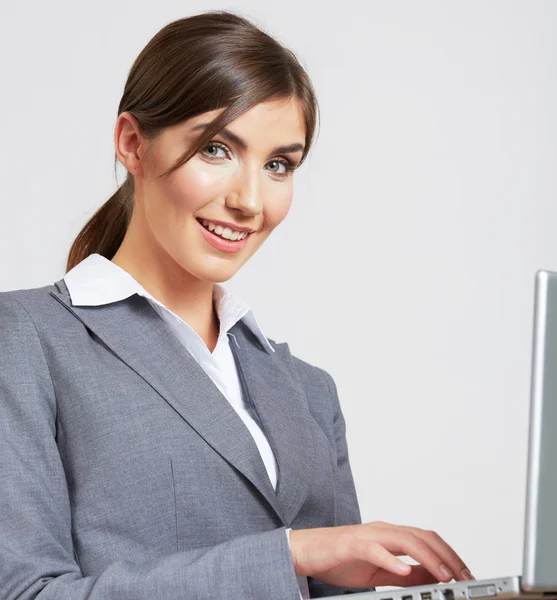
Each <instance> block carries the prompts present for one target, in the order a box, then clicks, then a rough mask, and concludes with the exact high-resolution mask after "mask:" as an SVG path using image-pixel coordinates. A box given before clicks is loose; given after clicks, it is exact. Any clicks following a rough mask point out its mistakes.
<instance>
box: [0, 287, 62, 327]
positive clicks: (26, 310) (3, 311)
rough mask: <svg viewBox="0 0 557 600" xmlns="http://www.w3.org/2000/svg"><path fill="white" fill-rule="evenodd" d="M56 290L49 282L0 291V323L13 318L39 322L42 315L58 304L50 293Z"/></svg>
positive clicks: (44, 315) (47, 313)
mask: <svg viewBox="0 0 557 600" xmlns="http://www.w3.org/2000/svg"><path fill="white" fill-rule="evenodd" d="M56 291H58V289H57V287H56V285H55V284H50V285H44V286H41V287H35V288H26V289H17V290H9V291H5V292H0V323H3V322H5V320H6V319H14V318H17V319H18V320H23V321H25V320H31V321H32V322H34V323H37V322H39V323H40V321H41V318H42V317H46V316H47V315H49V314H50V313H52V311H53V310H56V307H57V306H59V303H58V302H57V301H56V300H55V299H54V298H53V297H52V296H51V294H50V292H56Z"/></svg>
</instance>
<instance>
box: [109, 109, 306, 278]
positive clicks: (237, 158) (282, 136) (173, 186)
mask: <svg viewBox="0 0 557 600" xmlns="http://www.w3.org/2000/svg"><path fill="white" fill-rule="evenodd" d="M221 110H223V109H219V110H216V111H211V112H208V113H204V114H202V115H198V116H196V117H194V118H192V119H189V120H188V121H185V122H183V123H180V124H179V125H177V126H174V127H172V128H169V129H167V130H165V131H164V133H163V134H162V135H161V136H160V137H159V138H157V139H156V140H155V141H154V142H151V144H152V148H151V151H150V156H149V160H141V158H142V156H144V154H145V149H146V145H145V143H144V141H142V143H141V144H139V141H138V139H137V138H136V140H137V143H138V146H137V148H136V149H135V151H134V154H135V155H137V157H138V160H137V161H136V162H133V161H131V162H129V164H126V166H127V167H128V169H130V170H131V172H132V173H133V175H134V177H135V205H134V214H133V217H132V222H131V223H130V229H131V228H132V227H133V228H134V232H133V235H132V239H133V240H134V241H135V244H136V245H141V249H140V254H143V255H144V256H145V253H146V252H148V253H154V254H151V256H154V255H156V256H158V257H160V258H161V259H162V260H163V262H167V261H168V260H169V259H170V260H171V262H174V263H176V265H178V266H180V267H181V268H182V269H183V270H184V271H186V272H187V273H189V274H190V275H192V276H193V277H195V278H197V279H200V280H203V281H210V282H221V281H226V280H228V279H230V278H231V277H232V276H233V275H234V274H235V273H236V271H238V269H239V268H240V267H241V266H242V265H243V264H244V263H245V262H246V261H247V260H248V259H249V258H250V257H251V256H252V255H253V254H254V253H255V252H256V250H257V249H258V248H259V247H260V246H261V244H262V243H263V242H264V241H265V240H266V239H267V237H268V236H269V234H270V233H271V232H272V231H273V229H274V228H275V227H276V226H277V225H278V224H279V223H281V221H282V220H283V219H284V218H285V217H286V215H287V213H288V210H289V208H290V205H291V202H292V196H293V179H292V178H293V173H292V172H290V171H288V170H287V167H288V164H287V162H288V163H290V167H291V168H295V167H296V166H297V165H298V163H299V161H300V159H301V156H302V150H303V146H304V143H305V124H304V119H303V113H302V109H301V106H300V103H299V101H297V100H294V99H292V100H288V101H284V100H281V101H272V102H265V103H261V104H259V105H257V106H255V107H254V108H252V109H250V110H249V111H248V112H246V113H244V114H243V115H241V116H240V117H238V118H237V119H236V120H234V121H232V122H231V123H229V124H228V126H227V127H226V130H227V131H229V132H230V134H231V135H233V136H234V137H235V138H236V139H234V138H232V137H230V136H228V135H227V134H226V131H225V130H223V131H222V132H221V133H219V134H218V135H216V136H215V137H214V138H212V140H211V142H210V143H209V144H208V145H207V146H205V148H204V150H203V151H202V152H199V153H198V154H196V155H195V156H194V157H193V158H191V159H190V160H189V161H188V162H186V163H185V164H183V165H182V166H181V167H179V168H178V169H177V170H176V171H174V172H173V173H171V174H170V175H167V176H165V177H163V178H161V179H159V180H158V181H152V178H153V177H155V176H156V175H158V174H160V173H162V172H163V171H164V170H166V169H167V168H169V167H170V166H171V165H172V164H173V163H174V162H175V161H176V160H177V159H178V158H179V156H180V155H181V154H182V153H183V152H184V151H185V150H186V149H187V148H188V147H190V145H191V144H192V143H193V141H194V140H195V138H196V137H197V136H198V135H199V134H200V133H201V130H200V129H199V128H197V130H196V127H197V126H200V125H201V124H203V123H207V122H208V121H210V120H211V119H213V118H215V117H216V116H218V114H219V113H220V112H221ZM125 115H126V113H124V114H123V115H120V117H119V119H126V121H125V122H123V123H122V125H121V126H120V128H119V127H118V126H117V127H116V130H117V131H118V130H119V131H122V133H124V134H125V132H126V131H129V132H133V126H132V124H131V123H132V121H131V120H129V119H130V117H129V116H128V117H126V116H125ZM125 138H126V136H125V135H124V136H123V138H122V140H123V142H122V147H123V148H124V149H125V148H126V141H125ZM128 143H131V136H130V138H129V139H128ZM280 146H295V147H294V148H290V149H286V151H285V149H282V150H279V151H277V148H279V147H280ZM198 219H206V220H208V221H224V222H227V223H230V224H232V225H236V226H239V227H245V228H249V229H250V230H253V233H250V234H248V235H247V237H246V238H245V239H244V240H243V241H237V242H234V241H228V240H222V238H221V236H218V235H215V233H211V232H210V231H208V230H206V229H204V228H203V226H202V225H201V223H200V222H199V220H198ZM232 229H234V227H232ZM219 231H220V230H219V229H217V232H219ZM130 233H131V232H130ZM225 233H226V232H225ZM233 237H235V236H233ZM220 240H222V241H223V242H225V243H227V245H228V246H229V247H230V249H232V251H230V250H229V251H227V250H226V249H224V248H222V247H220V246H219V243H222V242H219V241H220Z"/></svg>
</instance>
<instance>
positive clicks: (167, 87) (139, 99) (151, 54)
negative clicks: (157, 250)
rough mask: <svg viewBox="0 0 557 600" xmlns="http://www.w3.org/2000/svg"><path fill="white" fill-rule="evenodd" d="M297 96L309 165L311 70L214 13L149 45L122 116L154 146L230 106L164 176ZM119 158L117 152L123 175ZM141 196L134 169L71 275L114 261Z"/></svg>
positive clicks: (260, 34) (178, 24)
mask: <svg viewBox="0 0 557 600" xmlns="http://www.w3.org/2000/svg"><path fill="white" fill-rule="evenodd" d="M290 98H297V99H298V100H299V101H300V104H301V107H302V112H303V115H304V121H305V126H306V139H305V142H306V143H305V150H304V153H303V156H302V161H301V162H303V161H304V160H305V158H306V156H307V153H308V152H309V149H310V146H311V144H312V141H313V137H314V132H315V125H316V120H317V116H318V104H317V98H316V95H315V92H314V89H313V86H312V84H311V81H310V79H309V77H308V75H307V73H306V72H305V70H304V69H303V67H302V66H301V64H300V63H299V61H298V59H297V58H296V56H295V55H294V53H293V52H292V51H291V50H289V49H287V48H285V47H284V46H282V45H281V44H279V42H278V41H276V40H275V39H273V38H272V37H271V36H270V35H268V34H267V33H265V32H264V31H263V30H262V29H260V28H258V27H257V26H256V25H254V24H253V23H252V22H250V21H249V20H248V19H247V18H245V17H243V16H241V15H239V14H238V13H236V12H231V11H208V12H204V13H201V14H197V15H193V16H190V17H187V18H183V19H179V20H177V21H173V22H172V23H169V24H168V25H166V26H165V27H163V28H162V29H161V30H160V31H159V32H158V33H157V34H156V35H155V36H154V37H153V38H152V39H151V40H150V41H149V42H148V43H147V45H146V46H145V48H143V50H142V51H141V52H140V54H139V55H138V57H137V58H136V60H135V61H134V63H133V65H132V68H131V69H130V72H129V75H128V79H127V81H126V85H125V88H124V92H123V94H122V99H121V100H120V105H119V106H118V116H119V115H120V114H121V113H122V112H124V111H128V112H129V113H130V114H132V115H133V116H134V118H135V119H136V120H137V123H138V127H139V130H140V132H141V134H142V135H143V136H144V137H145V138H146V139H148V140H150V141H151V140H154V139H155V138H156V137H157V136H158V135H159V134H160V133H162V131H163V130H164V129H165V128H166V127H171V126H173V125H176V124H178V123H180V122H182V121H185V120H186V119H189V118H192V117H194V116H196V115H199V114H201V113H204V112H207V111H211V110H216V109H221V108H225V107H226V108H225V110H223V112H222V113H221V114H220V115H219V116H218V117H217V118H216V119H214V120H213V121H212V123H211V126H210V127H208V128H207V129H206V130H205V132H204V133H203V134H202V135H201V136H200V137H199V138H198V140H197V142H196V144H194V146H195V147H193V148H190V149H189V150H187V151H186V152H185V153H184V154H183V155H182V156H181V157H180V158H179V159H178V161H177V162H176V163H175V164H174V165H173V166H172V167H171V168H170V169H168V170H167V171H165V172H164V173H162V174H160V175H159V176H158V177H157V178H156V179H159V178H160V177H164V176H166V175H168V174H169V173H172V172H173V171H174V170H176V169H177V168H179V167H180V166H181V165H183V164H184V163H185V162H187V161H188V160H189V159H190V158H192V157H193V156H194V155H195V154H196V153H198V152H200V151H202V150H203V149H204V148H205V146H206V145H207V144H208V143H209V142H210V140H211V138H212V137H213V136H214V135H215V134H217V133H218V132H219V131H220V130H221V129H222V128H224V127H226V125H227V124H228V123H230V122H231V121H233V120H234V119H236V118H237V117H239V116H240V115H241V114H243V113H244V112H246V111H248V110H249V109H251V108H252V107H254V106H255V105H257V104H259V103H260V102H264V101H270V100H279V99H285V101H288V99H290ZM117 160H118V158H117V155H116V152H115V154H114V172H115V175H116V166H117ZM300 164H301V163H300ZM133 193H134V179H133V176H132V175H131V174H130V173H129V172H128V174H127V177H126V180H125V181H124V183H123V184H122V185H121V186H120V187H119V188H118V190H117V191H116V192H115V193H114V194H113V195H112V196H111V197H110V198H109V199H108V200H107V201H106V202H105V203H104V204H103V205H102V206H101V207H100V208H99V209H98V210H97V211H96V212H95V213H94V214H93V216H92V217H91V218H90V219H89V221H88V222H87V223H86V225H85V226H84V227H83V229H82V230H81V231H80V232H79V234H78V235H77V237H76V239H75V240H74V242H73V244H72V246H71V249H70V252H69V255H68V259H67V263H66V271H69V270H70V269H72V268H73V267H74V266H75V265H77V264H78V263H79V262H81V261H82V260H83V259H84V258H86V257H87V256H89V255H90V254H93V253H95V252H96V253H99V254H101V255H102V256H104V257H106V258H108V259H109V260H110V259H112V257H113V256H114V255H115V254H116V251H117V250H118V248H119V247H120V244H121V243H122V240H123V239H124V235H125V233H126V230H127V228H128V224H129V222H130V219H131V215H132V210H133Z"/></svg>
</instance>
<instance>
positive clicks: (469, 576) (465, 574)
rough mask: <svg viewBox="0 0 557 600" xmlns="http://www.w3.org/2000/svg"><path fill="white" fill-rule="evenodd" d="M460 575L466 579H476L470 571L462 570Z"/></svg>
mask: <svg viewBox="0 0 557 600" xmlns="http://www.w3.org/2000/svg"><path fill="white" fill-rule="evenodd" d="M460 574H461V575H462V577H463V578H464V579H476V578H475V577H474V576H473V575H472V573H470V571H469V570H468V569H462V572H461V573H460Z"/></svg>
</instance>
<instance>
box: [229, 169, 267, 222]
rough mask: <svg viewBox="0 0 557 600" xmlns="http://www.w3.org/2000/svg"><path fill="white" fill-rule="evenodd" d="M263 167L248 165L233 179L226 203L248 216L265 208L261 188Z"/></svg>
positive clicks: (256, 213)
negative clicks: (250, 167)
mask: <svg viewBox="0 0 557 600" xmlns="http://www.w3.org/2000/svg"><path fill="white" fill-rule="evenodd" d="M260 177H261V169H259V168H252V169H248V168H247V167H246V168H245V169H244V170H243V171H241V172H239V173H238V174H237V176H236V177H235V178H234V179H233V180H231V182H230V188H229V190H228V193H227V194H226V205H227V206H228V207H230V208H233V209H236V210H239V211H241V212H242V213H243V214H245V215H246V216H248V217H253V216H255V215H258V214H260V213H261V211H262V210H263V200H262V194H261V190H260V189H259V183H260Z"/></svg>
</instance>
